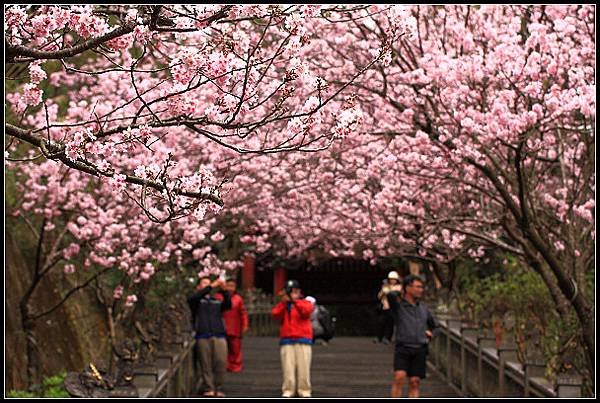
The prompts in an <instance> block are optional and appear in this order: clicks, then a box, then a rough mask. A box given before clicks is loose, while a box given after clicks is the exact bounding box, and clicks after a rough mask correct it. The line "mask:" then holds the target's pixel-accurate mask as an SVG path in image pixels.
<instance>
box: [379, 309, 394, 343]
mask: <svg viewBox="0 0 600 403" xmlns="http://www.w3.org/2000/svg"><path fill="white" fill-rule="evenodd" d="M378 325H379V326H378V328H377V339H378V340H379V341H381V340H383V339H384V338H385V339H387V340H388V341H390V340H392V335H393V334H394V317H393V316H392V311H391V310H389V309H387V310H384V311H381V312H380V313H379V324H378Z"/></svg>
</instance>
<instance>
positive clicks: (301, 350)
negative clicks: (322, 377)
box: [271, 280, 313, 397]
mask: <svg viewBox="0 0 600 403" xmlns="http://www.w3.org/2000/svg"><path fill="white" fill-rule="evenodd" d="M279 295H280V296H281V301H280V302H279V303H278V304H277V305H275V307H274V308H273V309H272V310H271V314H272V315H273V318H274V319H275V320H277V321H279V322H281V326H280V328H279V345H280V346H281V349H280V353H281V367H282V370H283V385H282V387H281V391H282V394H281V396H282V397H293V396H294V395H295V394H296V393H297V394H298V396H300V397H310V396H311V393H312V391H311V385H310V362H311V358H312V337H313V330H312V324H311V322H310V314H311V313H312V311H313V304H311V303H310V302H309V301H306V300H305V299H301V294H300V284H299V283H298V281H296V280H289V281H288V282H287V284H286V286H285V288H284V289H283V290H282V291H281V292H280V294H279Z"/></svg>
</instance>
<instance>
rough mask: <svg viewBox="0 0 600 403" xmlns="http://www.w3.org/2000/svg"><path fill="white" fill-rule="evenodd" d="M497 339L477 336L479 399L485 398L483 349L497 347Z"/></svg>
mask: <svg viewBox="0 0 600 403" xmlns="http://www.w3.org/2000/svg"><path fill="white" fill-rule="evenodd" d="M495 346H496V338H495V337H490V336H485V335H479V336H477V381H478V382H479V397H484V394H485V392H484V391H485V389H484V385H483V349H484V348H485V347H495Z"/></svg>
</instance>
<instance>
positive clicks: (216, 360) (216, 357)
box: [188, 277, 231, 397]
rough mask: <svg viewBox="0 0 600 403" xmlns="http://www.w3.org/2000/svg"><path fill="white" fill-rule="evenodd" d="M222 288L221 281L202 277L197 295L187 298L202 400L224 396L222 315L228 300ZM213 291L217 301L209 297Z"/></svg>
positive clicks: (222, 283)
mask: <svg viewBox="0 0 600 403" xmlns="http://www.w3.org/2000/svg"><path fill="white" fill-rule="evenodd" d="M224 287H225V283H224V282H223V280H219V279H217V280H215V281H213V282H212V283H211V280H210V278H209V277H202V278H201V279H200V281H199V283H198V286H197V287H196V292H195V293H194V294H193V295H192V296H191V297H190V298H188V304H189V305H190V309H191V311H192V318H193V321H194V332H195V339H196V345H197V348H198V353H199V356H200V367H201V368H202V381H203V384H204V387H205V388H206V390H205V391H204V393H203V396H205V397H225V394H224V393H223V390H222V389H223V378H224V377H225V368H226V366H227V341H226V340H225V336H226V332H225V325H224V323H223V318H222V314H223V312H225V311H227V310H228V309H231V298H230V296H229V292H228V291H227V290H225V288H224ZM214 289H218V290H219V291H218V292H219V293H221V294H222V297H221V299H220V300H219V299H217V298H215V297H213V296H212V295H211V291H212V290H214Z"/></svg>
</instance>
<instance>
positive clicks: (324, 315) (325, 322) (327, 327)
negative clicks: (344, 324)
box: [317, 305, 334, 339]
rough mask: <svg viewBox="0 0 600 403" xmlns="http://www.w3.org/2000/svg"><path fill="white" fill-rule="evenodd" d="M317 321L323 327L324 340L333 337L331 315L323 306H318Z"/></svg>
mask: <svg viewBox="0 0 600 403" xmlns="http://www.w3.org/2000/svg"><path fill="white" fill-rule="evenodd" d="M317 320H318V321H319V323H320V324H321V326H323V333H324V334H323V336H324V338H326V339H330V338H332V337H333V331H334V325H333V320H332V319H331V314H330V313H329V311H328V310H327V308H325V307H324V306H321V305H319V312H317Z"/></svg>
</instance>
